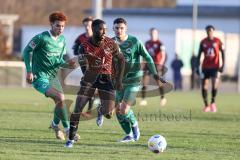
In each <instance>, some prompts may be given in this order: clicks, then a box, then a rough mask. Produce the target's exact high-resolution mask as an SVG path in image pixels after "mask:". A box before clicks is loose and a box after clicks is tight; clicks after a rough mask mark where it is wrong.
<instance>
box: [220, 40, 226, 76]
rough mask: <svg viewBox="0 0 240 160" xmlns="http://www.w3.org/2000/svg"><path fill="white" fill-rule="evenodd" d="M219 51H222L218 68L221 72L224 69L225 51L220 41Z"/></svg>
mask: <svg viewBox="0 0 240 160" xmlns="http://www.w3.org/2000/svg"><path fill="white" fill-rule="evenodd" d="M220 51H221V53H222V66H221V67H220V68H219V72H221V73H222V72H223V70H224V65H225V51H224V49H223V45H222V43H221V45H220Z"/></svg>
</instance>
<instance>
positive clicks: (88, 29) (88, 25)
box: [73, 17, 94, 113]
mask: <svg viewBox="0 0 240 160" xmlns="http://www.w3.org/2000/svg"><path fill="white" fill-rule="evenodd" d="M92 22H93V18H92V17H86V18H84V19H83V20H82V24H83V26H84V28H85V33H83V34H80V35H79V36H78V37H77V39H76V40H75V42H74V45H73V54H74V55H75V56H77V55H78V54H79V46H80V45H81V44H82V43H83V42H84V41H86V40H89V39H90V38H91V37H92V34H93V32H92ZM81 70H82V73H83V74H84V73H85V71H86V66H85V65H82V66H81ZM93 101H94V97H93V98H89V101H88V113H90V111H91V110H92V108H93Z"/></svg>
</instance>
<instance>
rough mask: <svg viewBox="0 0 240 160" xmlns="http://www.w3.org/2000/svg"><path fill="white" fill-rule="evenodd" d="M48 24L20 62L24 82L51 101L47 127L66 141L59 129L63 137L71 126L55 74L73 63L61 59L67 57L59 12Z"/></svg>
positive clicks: (63, 18) (64, 17) (63, 19)
mask: <svg viewBox="0 0 240 160" xmlns="http://www.w3.org/2000/svg"><path fill="white" fill-rule="evenodd" d="M49 21H50V25H51V29H50V30H49V31H45V32H42V33H41V34H38V35H36V36H34V37H33V38H32V39H31V41H30V42H29V43H28V45H27V46H26V47H25V49H24V51H23V58H24V62H25V65H26V70H27V77H26V79H27V82H28V83H30V84H32V85H33V87H34V88H35V89H36V90H37V91H39V92H40V93H42V94H44V95H45V96H46V97H50V98H52V99H53V100H54V102H55V109H54V116H53V120H52V122H51V125H50V127H51V128H52V129H53V130H54V131H55V133H56V138H58V139H61V140H65V137H64V134H63V132H62V131H61V130H60V128H59V126H58V125H59V123H60V121H62V125H63V127H64V130H65V133H66V136H68V133H69V127H70V125H69V119H68V113H67V108H66V105H65V103H64V100H65V98H64V94H63V90H62V87H61V85H60V82H59V79H58V77H57V71H58V69H59V68H60V66H63V67H68V66H69V67H74V65H75V62H74V61H71V60H70V61H69V63H66V62H65V61H64V59H63V56H64V55H65V54H66V41H65V38H64V36H63V35H62V33H63V30H64V27H65V23H66V21H67V17H66V16H65V15H64V13H62V12H54V13H52V14H51V15H50V16H49ZM31 54H32V60H31V58H30V55H31Z"/></svg>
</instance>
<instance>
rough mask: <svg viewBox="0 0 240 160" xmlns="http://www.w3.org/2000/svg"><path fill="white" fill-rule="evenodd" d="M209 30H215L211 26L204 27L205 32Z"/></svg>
mask: <svg viewBox="0 0 240 160" xmlns="http://www.w3.org/2000/svg"><path fill="white" fill-rule="evenodd" d="M209 29H213V30H215V28H214V27H213V25H207V26H206V27H205V30H206V31H207V30H209Z"/></svg>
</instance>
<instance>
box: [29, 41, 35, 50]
mask: <svg viewBox="0 0 240 160" xmlns="http://www.w3.org/2000/svg"><path fill="white" fill-rule="evenodd" d="M29 46H30V47H31V48H32V49H34V48H35V47H36V43H35V42H33V41H32V42H30V44H29Z"/></svg>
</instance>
